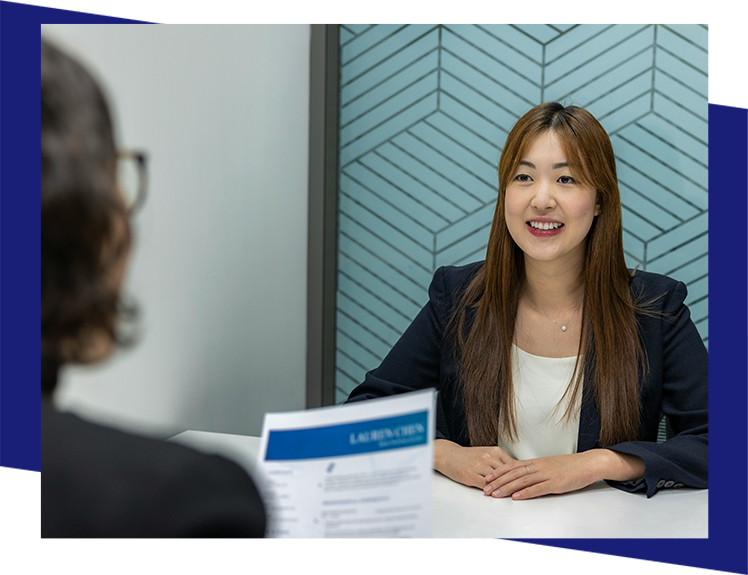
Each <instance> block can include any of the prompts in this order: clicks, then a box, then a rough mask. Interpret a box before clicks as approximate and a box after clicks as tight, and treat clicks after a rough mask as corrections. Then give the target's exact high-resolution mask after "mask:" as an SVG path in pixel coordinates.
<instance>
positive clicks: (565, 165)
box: [519, 160, 569, 170]
mask: <svg viewBox="0 0 748 575" xmlns="http://www.w3.org/2000/svg"><path fill="white" fill-rule="evenodd" d="M519 165H520V166H527V167H528V168H532V169H533V170H537V167H535V164H533V163H532V162H528V161H527V160H520V161H519ZM568 167H569V164H568V163H567V162H559V163H558V164H553V165H552V166H551V169H552V170H558V169H559V168H568Z"/></svg>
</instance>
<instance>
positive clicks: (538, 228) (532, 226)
mask: <svg viewBox="0 0 748 575" xmlns="http://www.w3.org/2000/svg"><path fill="white" fill-rule="evenodd" d="M525 225H526V226H527V229H528V230H529V231H530V233H531V234H532V235H534V236H537V237H541V238H545V237H549V236H555V235H557V234H559V233H561V230H562V229H563V227H564V224H562V223H561V222H540V221H537V220H530V221H529V222H525Z"/></svg>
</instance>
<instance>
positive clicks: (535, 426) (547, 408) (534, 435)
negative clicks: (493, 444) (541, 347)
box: [498, 345, 582, 459]
mask: <svg viewBox="0 0 748 575" xmlns="http://www.w3.org/2000/svg"><path fill="white" fill-rule="evenodd" d="M512 352H513V357H512V377H513V382H514V396H515V401H516V406H515V407H516V414H517V441H515V442H512V443H504V442H502V441H499V443H498V445H499V447H501V449H503V450H504V451H505V452H506V453H507V454H508V455H510V456H511V457H513V458H515V459H533V458H536V457H546V456H549V455H567V454H570V453H576V452H577V436H578V435H579V412H580V410H581V407H582V397H581V396H582V394H581V393H580V394H579V397H578V398H577V402H576V406H575V407H574V411H573V414H574V416H573V417H572V418H571V420H568V421H567V420H565V419H564V417H563V416H564V412H565V411H566V405H567V403H566V402H567V400H566V399H565V400H564V402H563V404H560V402H561V399H562V397H563V395H564V393H565V392H566V389H567V388H568V387H569V383H570V382H571V376H572V374H573V372H574V364H575V363H576V360H577V358H576V356H575V357H541V356H538V355H532V354H530V353H527V352H526V351H523V350H521V349H520V348H518V347H517V346H516V345H512Z"/></svg>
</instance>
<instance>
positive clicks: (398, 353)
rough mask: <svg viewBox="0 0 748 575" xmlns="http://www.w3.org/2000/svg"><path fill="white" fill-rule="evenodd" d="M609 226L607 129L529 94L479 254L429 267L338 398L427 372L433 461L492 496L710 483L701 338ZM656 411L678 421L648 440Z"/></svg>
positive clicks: (665, 284)
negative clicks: (385, 341)
mask: <svg viewBox="0 0 748 575" xmlns="http://www.w3.org/2000/svg"><path fill="white" fill-rule="evenodd" d="M622 232H623V230H622V224H621V203H620V194H619V190H618V180H617V176H616V165H615V156H614V153H613V148H612V146H611V143H610V139H609V137H608V135H607V133H606V132H605V130H604V129H603V127H602V126H601V125H600V123H599V122H598V121H597V120H596V119H595V118H594V117H593V116H592V115H591V114H590V113H589V112H587V111H586V110H584V109H581V108H578V107H574V106H569V107H563V106H562V105H560V104H558V103H547V104H542V105H540V106H537V107H535V108H533V109H532V110H530V111H529V112H528V113H527V114H525V115H524V116H522V118H520V119H519V120H518V121H517V123H516V124H515V126H514V128H513V129H512V130H511V132H510V133H509V136H508V137H507V141H506V145H505V146H504V149H503V152H502V155H501V160H500V163H499V197H498V202H497V204H496V211H495V213H494V218H493V224H492V227H491V234H490V238H489V244H488V250H487V255H486V260H485V262H476V263H474V264H469V265H467V266H462V267H444V268H440V269H439V270H437V272H436V274H435V276H434V279H433V281H432V283H431V286H430V288H429V296H430V301H429V302H428V303H427V304H426V306H425V307H424V308H423V309H422V310H421V312H420V313H419V314H418V316H417V317H416V319H415V320H414V321H413V323H412V324H411V326H410V327H409V328H408V330H407V331H406V332H405V333H404V334H403V336H402V338H401V339H400V341H398V343H397V344H395V346H394V347H393V349H392V350H391V351H390V353H389V354H388V355H387V357H386V358H385V359H384V361H383V362H382V364H381V365H380V366H379V367H378V368H377V369H375V370H373V371H371V372H369V373H368V374H367V375H366V379H365V381H364V382H363V383H362V384H361V385H359V386H358V387H357V388H356V389H354V390H353V392H352V393H351V395H350V397H349V401H355V400H362V399H368V398H372V397H381V396H384V395H391V394H396V393H403V392H407V391H410V390H414V389H423V388H428V387H435V388H437V389H438V390H439V393H440V396H441V401H442V406H443V409H444V415H445V419H446V428H447V430H448V434H447V435H443V434H441V433H439V432H437V441H436V443H435V446H434V467H435V468H436V469H437V470H438V471H440V472H442V473H443V474H445V475H446V476H448V477H450V478H452V479H453V480H455V481H458V482H460V483H464V484H466V485H470V486H473V487H478V488H480V489H482V490H483V491H484V493H485V494H486V495H491V496H494V497H509V496H511V497H513V498H514V499H527V498H532V497H537V496H541V495H545V494H549V493H564V492H568V491H572V490H576V489H581V488H582V487H585V486H586V485H589V484H590V483H593V482H595V481H597V480H607V481H608V482H609V483H610V484H611V485H613V486H615V487H617V488H620V489H623V490H626V491H640V490H645V491H646V493H647V496H649V497H651V496H652V495H654V494H655V493H656V492H657V491H658V490H660V489H663V488H670V487H683V486H689V487H696V488H706V487H707V477H708V468H707V450H708V412H707V353H706V349H705V347H704V344H703V343H702V341H701V338H700V337H699V334H698V332H697V331H696V328H695V327H694V324H693V322H692V321H691V319H690V313H689V310H688V308H687V307H686V306H685V305H684V303H683V302H684V300H685V297H686V288H685V286H684V285H683V284H682V283H680V282H677V281H675V280H672V279H670V278H667V277H665V276H661V275H657V274H652V273H647V272H641V271H631V270H628V269H627V268H626V264H625V260H624V254H623V242H622ZM662 413H664V414H665V415H666V416H667V417H668V418H669V420H670V423H671V426H672V428H673V430H674V431H675V436H674V437H673V438H671V439H669V440H668V441H666V442H664V443H657V442H656V440H657V429H658V425H659V420H660V417H661V414H662Z"/></svg>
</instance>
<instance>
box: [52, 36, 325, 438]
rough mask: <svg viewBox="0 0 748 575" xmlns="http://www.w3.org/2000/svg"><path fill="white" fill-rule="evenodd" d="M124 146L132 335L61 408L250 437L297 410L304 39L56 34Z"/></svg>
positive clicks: (302, 324)
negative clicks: (143, 196) (106, 100)
mask: <svg viewBox="0 0 748 575" xmlns="http://www.w3.org/2000/svg"><path fill="white" fill-rule="evenodd" d="M42 34H43V35H44V36H45V37H46V38H48V39H50V40H52V41H56V43H57V44H58V45H59V46H60V47H62V48H63V49H67V50H68V52H70V53H71V54H73V55H75V56H77V57H79V58H80V59H81V60H82V61H83V62H84V63H85V64H86V65H88V67H89V69H91V70H93V72H94V73H95V74H96V76H97V78H99V79H100V81H101V83H102V84H103V86H104V88H105V90H106V91H107V93H108V95H109V97H110V101H111V104H112V108H113V115H114V117H115V123H116V125H117V127H118V130H119V131H118V134H119V137H118V140H119V144H120V146H122V147H127V148H142V149H145V150H146V151H147V152H148V154H149V156H150V174H151V178H150V183H149V187H150V191H149V197H148V199H147V201H146V204H145V206H144V209H143V211H142V212H140V213H139V214H138V215H137V216H136V218H135V233H136V245H135V249H134V254H133V259H132V262H131V266H130V274H129V278H128V281H127V284H126V290H127V292H128V293H129V294H131V295H132V296H133V297H134V298H135V299H136V300H137V301H138V302H139V304H140V305H141V308H142V313H141V324H142V328H143V337H142V340H141V342H140V343H139V345H138V346H137V347H135V348H133V349H132V350H127V351H120V352H118V353H117V354H116V355H115V356H114V357H113V358H112V359H111V360H110V361H109V362H108V363H106V364H105V365H102V366H98V367H95V368H85V369H84V368H71V369H68V370H67V372H66V373H65V374H64V375H63V379H62V382H61V387H60V388H59V392H58V395H57V402H58V405H60V407H62V408H65V409H71V410H74V411H77V412H79V413H81V414H84V415H86V416H88V417H89V418H92V419H96V420H100V421H102V420H103V421H106V422H108V423H110V424H115V425H118V426H121V427H127V428H130V429H136V430H140V431H146V432H152V433H160V434H169V433H170V432H171V431H180V430H182V429H201V430H210V431H221V432H228V433H244V434H254V435H259V433H260V429H261V425H262V416H263V414H264V413H265V412H266V411H283V410H293V409H302V408H303V407H304V403H305V365H306V364H305V362H306V266H307V188H308V183H307V165H308V124H309V39H310V27H309V26H307V25H298V26H294V25H284V26H273V25H250V26H173V25H168V26H166V25H117V26H112V25H97V26H90V25H54V26H51V25H50V26H42Z"/></svg>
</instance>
